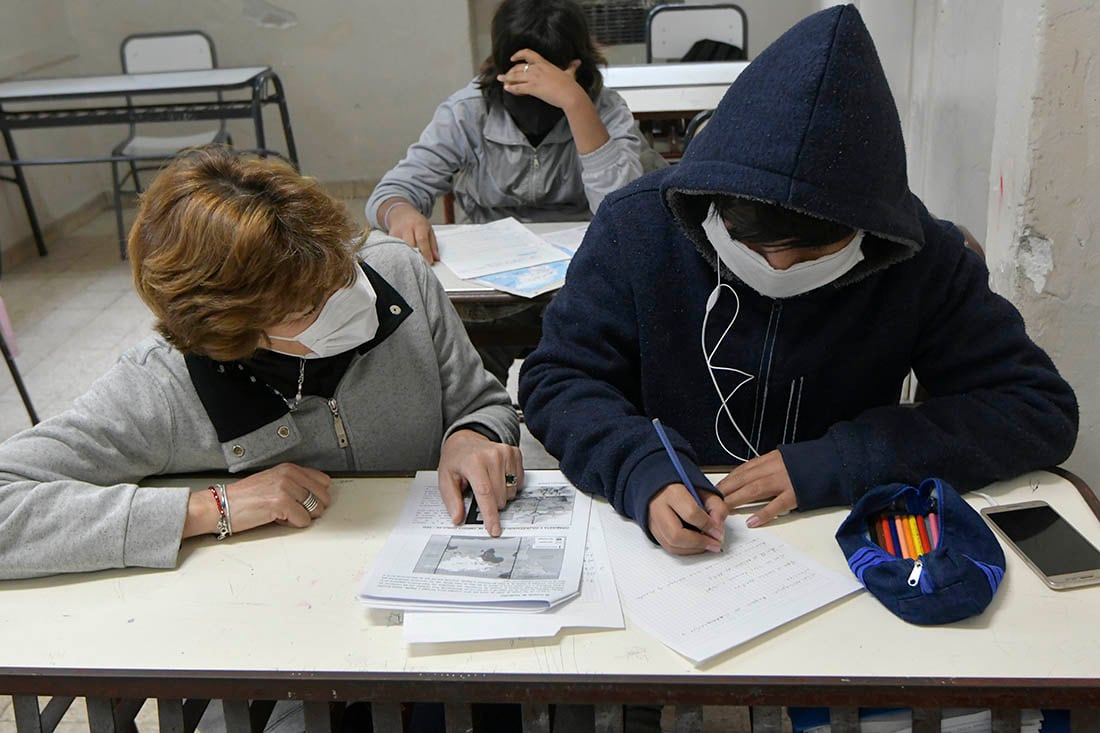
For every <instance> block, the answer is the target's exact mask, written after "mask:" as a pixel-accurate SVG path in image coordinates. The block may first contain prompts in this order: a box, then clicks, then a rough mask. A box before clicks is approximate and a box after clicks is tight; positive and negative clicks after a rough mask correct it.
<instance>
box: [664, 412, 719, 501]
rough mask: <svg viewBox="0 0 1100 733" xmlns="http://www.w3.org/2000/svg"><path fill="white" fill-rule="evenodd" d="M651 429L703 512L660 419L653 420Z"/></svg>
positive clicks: (696, 494)
mask: <svg viewBox="0 0 1100 733" xmlns="http://www.w3.org/2000/svg"><path fill="white" fill-rule="evenodd" d="M653 429H654V430H656V431H657V437H658V438H660V439H661V445H663V446H664V447H665V451H667V452H668V457H669V458H671V459H672V466H673V467H674V468H675V469H676V473H677V475H679V476H680V481H682V482H683V484H684V486H685V487H687V490H688V491H689V492H691V497H692V498H693V499H695V503H696V504H698V505H699V506H701V507H702V508H703V509H704V510H705V509H706V508H707V507H706V505H705V504H704V503H703V500H702V499H700V498H699V494H698V492H696V491H695V486H694V485H693V484H692V483H691V479H689V478H688V475H687V471H685V470H684V464H682V463H680V458H679V456H677V455H676V451H675V449H673V447H672V443H670V442H669V440H668V434H667V433H665V428H664V426H663V425H661V420H660V418H656V417H655V418H653Z"/></svg>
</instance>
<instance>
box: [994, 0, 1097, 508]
mask: <svg viewBox="0 0 1100 733" xmlns="http://www.w3.org/2000/svg"><path fill="white" fill-rule="evenodd" d="M1003 12H1004V18H1003V23H1002V26H1001V45H1000V54H999V58H998V63H999V65H1000V67H1001V76H1000V78H999V79H998V84H997V90H996V98H997V104H996V118H997V132H996V135H995V137H994V141H993V149H992V154H991V158H992V175H991V186H990V193H989V197H988V212H989V222H990V226H989V237H988V241H989V245H990V269H991V271H992V279H993V283H994V287H995V288H996V289H997V290H998V291H999V292H1002V293H1005V294H1006V295H1008V296H1009V297H1010V298H1011V299H1012V300H1013V302H1015V303H1016V305H1017V306H1018V307H1019V308H1020V310H1021V312H1022V313H1023V315H1024V318H1025V320H1026V322H1027V324H1028V331H1029V332H1030V333H1031V334H1032V336H1033V337H1034V338H1035V339H1036V340H1037V341H1038V342H1039V343H1041V344H1042V345H1043V346H1044V347H1045V348H1046V349H1047V350H1048V351H1049V352H1050V355H1051V356H1052V357H1053V358H1054V361H1055V363H1056V364H1057V365H1058V367H1059V369H1060V370H1061V372H1062V374H1063V376H1065V377H1066V379H1068V380H1069V382H1070V383H1071V384H1072V385H1073V386H1074V389H1076V391H1077V398H1078V400H1079V402H1080V406H1081V430H1080V434H1079V436H1078V440H1077V449H1076V451H1074V454H1073V456H1072V458H1071V459H1070V460H1069V462H1068V463H1067V467H1068V468H1069V469H1070V470H1072V471H1074V472H1076V473H1078V474H1079V475H1080V476H1082V477H1083V478H1084V479H1085V480H1086V481H1087V482H1089V483H1090V485H1092V486H1093V487H1094V488H1095V487H1096V486H1098V485H1100V452H1098V451H1097V450H1096V447H1097V436H1098V424H1100V369H1098V366H1097V365H1098V364H1100V340H1098V339H1097V338H1096V332H1097V327H1096V323H1097V322H1098V320H1100V288H1098V287H1097V283H1098V282H1100V257H1098V256H1097V240H1096V236H1095V230H1096V227H1097V224H1098V223H1100V198H1098V197H1097V195H1096V192H1097V191H1100V139H1098V138H1097V137H1096V135H1095V134H1093V133H1094V131H1095V130H1097V129H1098V123H1100V73H1098V72H1097V64H1096V51H1095V49H1096V39H1097V38H1100V6H1098V5H1097V4H1096V3H1080V2H1076V1H1075V0H1045V1H1044V0H1015V1H1014V2H1013V3H1011V4H1006V6H1005V9H1004V11H1003Z"/></svg>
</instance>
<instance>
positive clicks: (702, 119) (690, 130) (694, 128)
mask: <svg viewBox="0 0 1100 733" xmlns="http://www.w3.org/2000/svg"><path fill="white" fill-rule="evenodd" d="M713 114H714V110H713V109H705V110H703V111H702V112H699V113H697V114H696V115H695V116H694V117H692V118H691V122H689V123H688V126H687V129H685V130H684V149H685V150H686V149H687V146H688V144H689V143H690V142H691V141H692V140H694V139H695V136H696V135H698V134H699V133H700V132H701V131H702V129H703V128H704V127H706V126H707V123H708V122H710V118H711V115H713Z"/></svg>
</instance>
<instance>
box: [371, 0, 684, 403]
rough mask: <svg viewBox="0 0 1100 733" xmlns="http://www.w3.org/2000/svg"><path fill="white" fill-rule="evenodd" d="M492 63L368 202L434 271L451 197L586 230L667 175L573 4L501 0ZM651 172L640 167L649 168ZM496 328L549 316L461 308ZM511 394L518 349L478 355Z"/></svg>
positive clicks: (475, 212) (474, 218)
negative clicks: (439, 212)
mask: <svg viewBox="0 0 1100 733" xmlns="http://www.w3.org/2000/svg"><path fill="white" fill-rule="evenodd" d="M491 35H492V53H491V55H490V56H489V58H488V59H486V60H485V62H484V63H483V64H482V68H481V73H480V74H479V76H478V77H477V78H476V79H474V81H472V82H471V83H470V84H468V85H467V86H466V87H464V88H463V89H460V90H459V91H457V92H456V93H454V94H453V95H451V97H450V98H448V99H447V100H446V101H444V102H443V104H441V105H439V108H438V109H436V111H435V116H434V117H433V118H432V121H431V122H430V123H429V124H428V126H427V127H426V128H425V129H424V132H423V133H421V135H420V140H419V141H417V142H416V143H414V144H413V145H412V146H410V147H409V149H408V151H407V152H406V153H405V157H404V158H403V159H402V160H401V161H400V162H399V163H398V164H397V165H396V166H395V167H394V168H393V169H392V170H390V171H389V172H388V173H386V175H385V176H383V177H382V180H381V181H380V182H379V184H378V185H377V186H376V187H375V189H374V191H373V193H372V194H371V196H370V198H369V199H368V200H367V207H366V211H367V220H368V221H369V222H371V224H373V225H374V226H378V227H381V228H382V229H384V230H386V231H387V232H389V233H390V234H392V235H394V236H396V237H400V238H401V239H403V240H404V241H406V242H408V243H409V245H411V246H413V247H416V248H417V249H418V250H419V251H420V253H421V254H422V255H423V256H424V259H425V260H427V261H428V262H429V263H433V262H435V261H436V260H438V259H439V245H438V243H437V242H436V238H435V232H434V231H433V229H432V225H431V222H429V220H428V217H429V216H431V213H432V208H433V207H434V205H435V199H436V197H437V196H439V195H441V194H444V193H447V192H453V193H454V197H455V200H456V201H457V202H458V206H459V208H461V210H462V212H463V213H464V214H465V219H466V221H468V222H470V223H474V224H483V223H485V222H489V221H495V220H497V219H504V218H507V217H515V218H516V219H519V220H520V221H574V220H577V221H582V220H588V219H591V218H592V214H593V213H594V212H595V211H596V209H597V208H598V207H599V205H600V202H601V201H603V199H604V196H606V195H608V194H610V193H612V192H613V191H616V190H618V189H620V188H622V187H623V186H625V185H626V184H628V183H630V182H631V181H633V180H634V179H635V178H638V177H639V176H640V175H642V172H643V168H645V169H653V168H656V167H661V166H663V165H665V162H664V160H663V159H662V158H661V157H660V156H659V155H658V154H657V153H655V152H654V151H653V150H652V149H651V148H649V146H648V145H647V144H645V143H643V141H642V137H641V134H640V133H639V131H638V127H637V124H636V123H635V122H634V116H633V115H632V114H631V112H630V109H628V108H627V106H626V102H625V101H623V98H622V97H620V96H619V95H618V93H616V92H614V91H612V90H610V89H606V88H604V86H603V76H602V74H601V73H600V69H599V66H600V65H601V64H606V63H607V62H606V59H604V57H603V56H602V54H601V53H600V52H599V50H598V49H597V47H596V46H595V44H594V43H593V41H592V36H591V34H590V33H589V30H588V23H587V21H586V20H585V17H584V11H583V10H582V9H581V8H580V6H579V5H578V4H577V3H575V2H573V0H505V1H504V2H503V3H501V5H500V7H499V8H498V9H497V11H496V13H495V14H494V15H493V21H492V26H491ZM643 162H644V165H643ZM460 312H461V314H462V319H463V320H464V321H466V322H467V323H479V324H488V325H486V326H484V327H485V328H488V329H499V330H504V331H507V330H509V329H522V330H528V329H530V328H533V327H536V326H538V324H539V322H540V321H541V318H542V306H541V305H522V306H517V307H514V308H510V309H503V310H502V309H499V308H498V309H494V310H492V311H488V312H487V311H485V310H484V309H481V308H477V307H469V306H466V307H463V308H462V309H461V311H460ZM478 353H479V354H480V355H481V358H482V360H483V362H484V363H485V366H486V368H487V369H488V370H489V371H490V372H492V374H493V375H494V376H495V377H496V378H497V379H499V380H500V382H501V383H502V384H503V383H505V382H506V381H507V378H508V369H509V367H510V366H511V364H512V362H513V361H514V360H515V359H516V358H518V357H521V356H522V355H523V354H524V349H521V348H517V347H513V346H482V347H480V348H479V349H478Z"/></svg>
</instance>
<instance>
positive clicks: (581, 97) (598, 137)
mask: <svg viewBox="0 0 1100 733" xmlns="http://www.w3.org/2000/svg"><path fill="white" fill-rule="evenodd" d="M562 110H563V111H564V112H565V118H566V119H567V120H568V121H569V129H570V130H571V131H572V133H573V142H574V143H575V144H576V146H577V152H578V153H580V154H581V155H587V154H588V153H591V152H593V151H595V150H599V149H600V148H601V147H603V145H604V143H606V142H607V141H608V140H609V139H610V137H611V136H610V135H608V133H607V128H606V127H604V124H603V120H601V119H600V114H599V112H597V111H596V106H595V105H594V104H592V100H591V99H589V98H588V95H587V94H584V93H583V92H582V93H580V94H578V95H577V96H576V98H575V99H574V100H573V101H571V102H570V103H569V104H568V105H566V106H565V107H563V108H562Z"/></svg>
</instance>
